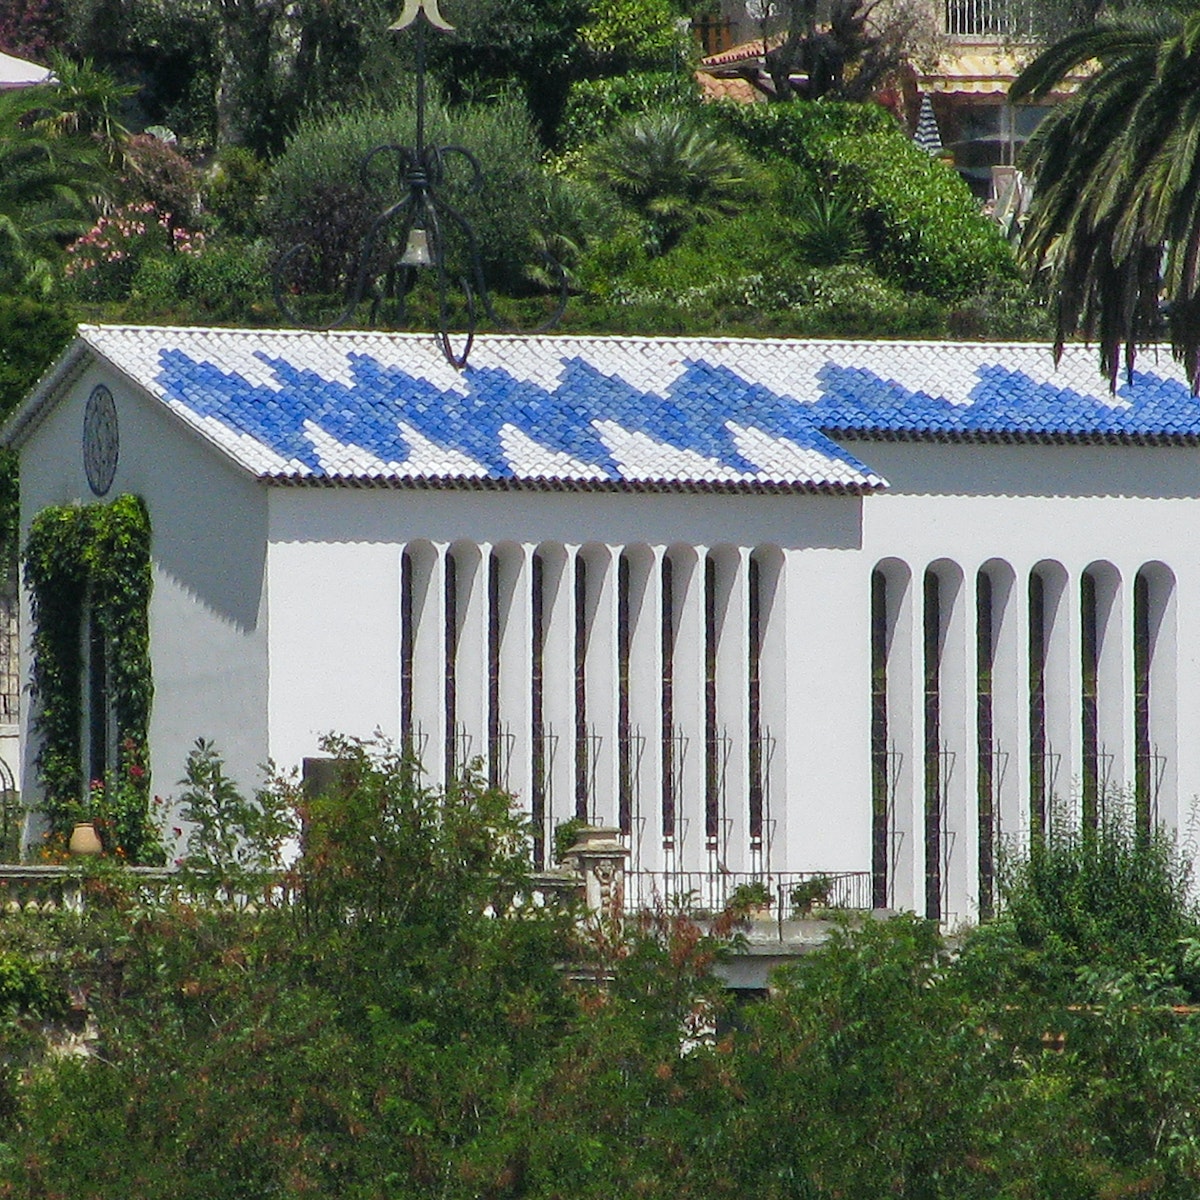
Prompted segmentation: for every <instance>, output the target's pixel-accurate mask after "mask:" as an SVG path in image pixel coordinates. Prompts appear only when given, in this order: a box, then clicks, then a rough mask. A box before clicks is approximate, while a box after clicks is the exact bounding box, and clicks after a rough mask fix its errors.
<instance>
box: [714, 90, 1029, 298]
mask: <svg viewBox="0 0 1200 1200" xmlns="http://www.w3.org/2000/svg"><path fill="white" fill-rule="evenodd" d="M715 119H716V120H717V121H718V122H719V123H720V124H721V125H722V127H724V128H727V129H729V130H730V131H732V132H734V133H736V134H737V135H738V136H739V137H740V138H741V139H742V140H743V141H744V142H745V144H746V145H747V146H749V147H750V148H751V149H752V150H754V151H757V152H758V153H759V154H761V155H764V156H767V157H773V158H783V159H787V160H789V161H791V162H793V163H797V164H799V165H801V166H802V167H804V168H805V169H806V170H808V171H810V172H811V173H812V175H813V177H814V179H815V180H817V181H820V182H827V184H828V185H829V186H830V187H831V188H832V189H833V192H834V194H836V195H837V196H840V197H842V198H843V199H844V200H845V201H846V202H848V203H849V204H851V205H853V207H854V208H855V209H856V210H857V212H858V213H859V217H860V219H861V221H862V224H863V228H864V230H865V233H866V236H867V241H868V247H869V252H870V257H871V260H872V262H873V263H874V264H875V266H876V268H877V269H878V270H879V272H880V273H881V274H882V275H884V276H885V277H886V278H888V279H890V280H891V281H893V282H894V283H896V284H898V285H900V286H902V287H905V288H907V289H910V290H917V291H922V292H926V293H928V294H929V295H932V296H936V297H938V298H940V299H943V300H954V299H958V298H960V297H963V296H967V295H969V294H971V293H972V292H977V291H980V290H981V289H983V288H984V287H986V286H987V285H988V284H989V282H991V281H992V280H995V279H1011V278H1015V277H1016V273H1017V269H1016V263H1015V259H1014V258H1013V254H1012V250H1011V248H1010V247H1009V246H1008V244H1007V243H1006V242H1005V240H1004V238H1003V237H1002V236H1001V234H1000V232H999V230H998V229H997V228H996V227H995V225H993V223H992V222H990V221H989V220H988V219H987V218H986V217H984V216H983V215H982V213H981V212H980V211H979V206H978V204H977V203H976V201H975V199H974V198H973V197H972V196H971V193H970V191H969V190H968V189H967V186H966V184H965V183H963V181H962V180H961V179H960V178H959V177H958V175H957V174H955V173H954V172H953V171H952V170H949V169H948V168H947V167H946V166H945V165H944V164H943V163H940V162H937V161H935V160H934V159H931V158H930V157H929V155H928V154H926V153H925V152H924V151H922V150H920V149H919V148H918V147H917V146H915V145H914V144H913V143H912V142H911V141H910V140H909V139H908V138H907V137H906V136H905V135H904V133H903V131H902V130H901V129H900V128H899V126H898V125H897V124H896V123H895V121H894V120H893V119H892V117H891V116H889V115H888V114H887V113H886V112H885V111H884V110H883V109H881V108H879V107H878V106H874V105H854V104H834V103H822V104H778V105H771V104H749V105H720V106H718V111H717V114H716V118H715Z"/></svg>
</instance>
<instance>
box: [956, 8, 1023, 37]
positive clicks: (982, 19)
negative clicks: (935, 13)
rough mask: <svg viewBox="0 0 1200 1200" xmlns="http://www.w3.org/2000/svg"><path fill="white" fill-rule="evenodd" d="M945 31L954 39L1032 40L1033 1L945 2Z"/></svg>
mask: <svg viewBox="0 0 1200 1200" xmlns="http://www.w3.org/2000/svg"><path fill="white" fill-rule="evenodd" d="M946 32H947V33H948V34H949V35H950V36H951V37H979V38H986V37H994V38H1030V37H1033V36H1034V34H1035V32H1036V22H1035V20H1034V5H1033V0H946Z"/></svg>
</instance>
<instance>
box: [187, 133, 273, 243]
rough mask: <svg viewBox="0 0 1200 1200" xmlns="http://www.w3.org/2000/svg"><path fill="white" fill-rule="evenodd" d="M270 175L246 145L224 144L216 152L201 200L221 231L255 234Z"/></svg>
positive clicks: (247, 236)
mask: <svg viewBox="0 0 1200 1200" xmlns="http://www.w3.org/2000/svg"><path fill="white" fill-rule="evenodd" d="M269 174H270V172H269V169H268V167H267V164H266V163H264V162H263V161H262V159H260V158H258V157H257V155H255V154H254V152H253V151H251V150H248V149H247V148H246V147H245V146H226V147H225V148H224V149H223V150H222V151H221V152H220V154H218V155H217V157H216V160H215V161H214V162H213V165H212V167H211V169H210V171H209V174H208V179H207V182H206V185H205V187H204V189H203V199H204V205H205V208H206V209H207V210H208V211H209V212H210V213H211V214H212V215H213V216H214V217H215V218H216V220H217V223H218V226H219V228H220V230H221V231H222V232H224V233H230V234H233V235H234V236H235V237H239V238H253V237H257V236H258V234H259V233H260V232H261V228H260V225H261V210H262V202H263V196H264V195H265V193H266V189H267V179H268V177H269Z"/></svg>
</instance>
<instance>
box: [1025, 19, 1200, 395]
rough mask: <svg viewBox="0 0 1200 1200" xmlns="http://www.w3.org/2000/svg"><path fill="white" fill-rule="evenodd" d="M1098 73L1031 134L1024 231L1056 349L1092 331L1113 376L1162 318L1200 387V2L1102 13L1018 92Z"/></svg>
mask: <svg viewBox="0 0 1200 1200" xmlns="http://www.w3.org/2000/svg"><path fill="white" fill-rule="evenodd" d="M1093 62H1094V63H1095V64H1097V65H1096V67H1095V69H1094V70H1092V71H1091V74H1090V75H1089V77H1088V78H1087V80H1086V82H1084V83H1083V84H1082V85H1081V86H1080V87H1079V89H1078V91H1076V92H1075V94H1074V95H1073V96H1071V97H1070V99H1068V100H1067V101H1066V102H1065V103H1063V104H1061V105H1059V106H1058V107H1057V108H1055V109H1054V111H1053V112H1052V113H1051V114H1050V116H1049V117H1048V118H1047V119H1046V120H1045V121H1044V122H1043V123H1042V125H1041V126H1040V127H1039V129H1038V130H1037V132H1036V134H1035V135H1034V137H1033V138H1032V139H1031V140H1030V142H1029V144H1028V146H1027V148H1026V159H1025V162H1026V169H1027V171H1028V172H1029V174H1030V176H1031V178H1032V181H1033V185H1034V202H1033V206H1032V209H1031V211H1030V215H1029V222H1028V224H1027V226H1026V229H1025V234H1024V238H1023V241H1022V253H1023V255H1024V257H1025V260H1026V262H1027V263H1028V264H1029V265H1030V266H1031V267H1032V268H1033V269H1035V270H1045V272H1046V276H1047V282H1048V285H1049V288H1050V292H1051V295H1052V297H1053V305H1054V310H1055V319H1056V323H1057V333H1056V341H1057V347H1056V348H1057V350H1059V351H1060V350H1061V348H1062V344H1063V342H1064V340H1065V339H1066V338H1067V337H1070V336H1072V335H1073V334H1076V333H1082V334H1083V335H1084V336H1085V337H1087V338H1089V339H1093V338H1094V339H1095V340H1096V341H1097V342H1098V343H1099V347H1100V365H1101V369H1102V370H1103V371H1104V372H1105V374H1107V376H1108V378H1109V380H1110V382H1111V383H1112V385H1113V386H1114V387H1115V386H1116V378H1117V373H1118V371H1119V369H1120V364H1121V360H1122V357H1123V358H1124V362H1125V365H1126V367H1127V369H1129V370H1132V368H1133V363H1134V358H1135V355H1136V351H1137V347H1138V346H1139V345H1143V344H1145V343H1147V342H1149V341H1152V340H1155V339H1157V338H1158V337H1160V336H1161V334H1162V332H1163V331H1164V329H1165V331H1166V332H1167V334H1168V335H1169V337H1170V340H1171V345H1172V348H1173V349H1174V352H1175V355H1176V357H1177V358H1178V359H1179V360H1180V361H1181V362H1182V363H1183V365H1184V368H1185V369H1186V371H1187V374H1188V378H1189V380H1190V381H1191V383H1192V387H1193V390H1196V389H1200V12H1192V13H1191V14H1188V15H1177V14H1176V15H1173V14H1171V13H1160V14H1159V15H1157V16H1155V17H1152V18H1144V19H1135V20H1129V21H1127V22H1123V23H1119V24H1117V23H1105V24H1101V25H1098V26H1096V27H1095V28H1092V29H1088V30H1084V31H1082V32H1079V33H1076V34H1072V35H1071V36H1069V37H1066V38H1064V39H1063V40H1062V41H1060V42H1058V43H1056V44H1055V45H1053V46H1051V47H1050V48H1049V49H1048V50H1047V51H1045V53H1043V54H1042V55H1040V56H1039V57H1038V58H1037V59H1036V60H1035V61H1034V62H1033V63H1032V64H1031V65H1030V66H1029V68H1028V69H1027V70H1026V71H1025V72H1024V73H1023V74H1022V75H1021V77H1020V78H1019V79H1018V80H1017V82H1016V84H1015V85H1014V86H1013V89H1012V91H1011V93H1010V98H1011V99H1012V100H1014V101H1020V100H1025V99H1033V100H1038V99H1041V98H1043V97H1045V96H1046V95H1047V94H1048V93H1049V92H1051V91H1053V90H1055V89H1056V88H1058V87H1060V86H1062V83H1063V81H1064V80H1065V79H1066V78H1067V77H1068V76H1069V75H1071V74H1073V73H1077V72H1081V71H1083V72H1086V71H1087V70H1088V69H1089V68H1088V64H1090V63H1093Z"/></svg>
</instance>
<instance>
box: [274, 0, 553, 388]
mask: <svg viewBox="0 0 1200 1200" xmlns="http://www.w3.org/2000/svg"><path fill="white" fill-rule="evenodd" d="M437 5H438V0H406V3H405V8H404V11H403V12H402V13H401V16H400V18H399V19H398V20H397V21H396V22H395V23H394V24H393V25H392V26H391V29H393V30H398V29H405V28H408V27H409V26H410V25H413V24H415V25H416V39H417V61H416V81H417V106H416V108H417V111H416V118H417V119H416V139H415V145H413V146H404V145H399V144H395V143H385V144H384V145H380V146H376V147H375V148H374V149H372V150H370V151H368V152H367V154H366V155H364V156H363V159H362V161H361V164H360V167H359V175H360V181H361V183H362V185H363V187H364V190H366V191H368V192H369V191H370V190H371V180H372V176H373V174H374V173H375V172H376V171H377V170H378V168H379V165H380V164H381V163H383V162H384V161H386V160H387V159H389V158H390V159H392V160H394V167H395V172H396V175H395V180H396V187H397V188H398V190H399V192H400V199H399V200H397V201H396V202H395V203H393V204H391V205H389V206H388V207H387V208H385V209H384V210H383V211H382V212H380V213H379V214H378V215H377V216H376V217H375V218H374V219H373V220H372V221H371V223H370V225H369V226H368V228H367V232H366V234H365V236H364V237H363V239H362V243H361V246H360V248H359V251H358V254H357V257H356V259H355V264H354V266H353V268H352V270H350V271H349V272H348V273H347V275H346V279H345V285H344V289H343V297H342V307H341V310H340V311H339V312H338V313H337V315H336V316H335V317H334V318H333V319H332V320H329V321H311V320H308V319H306V318H305V317H303V316H302V315H301V314H300V313H298V312H297V311H296V309H295V306H294V305H293V303H292V297H294V296H297V295H299V293H300V286H299V280H300V278H301V277H302V274H303V269H304V265H305V263H306V262H309V261H312V259H313V257H314V252H313V248H312V247H311V246H309V245H307V244H304V243H301V244H298V245H295V246H292V247H291V248H290V249H288V250H287V251H286V252H285V253H284V254H283V255H282V256H281V257H280V259H279V261H278V262H277V264H276V266H275V271H274V276H273V281H272V282H273V288H274V294H275V303H276V305H277V307H278V308H279V310H280V312H281V313H282V314H283V316H284V318H285V320H287V321H289V322H291V323H292V324H293V325H296V326H298V327H301V328H307V329H338V328H343V327H345V326H346V325H348V324H350V322H351V321H353V320H354V318H355V315H356V314H357V313H358V311H359V309H360V307H361V306H362V304H363V302H364V301H369V302H370V312H369V321H370V323H371V324H372V325H376V324H384V325H388V326H390V327H392V328H403V327H404V325H405V323H406V308H407V299H408V296H409V293H410V292H411V291H412V290H413V288H414V287H415V286H416V283H417V280H418V277H419V272H420V271H421V270H423V269H428V270H431V271H432V273H433V280H434V286H435V290H436V295H437V329H436V337H437V342H438V345H439V347H440V348H441V351H442V354H443V355H444V356H445V358H446V361H447V362H449V363H450V364H451V365H452V366H454V367H456V368H458V369H462V368H463V367H464V366H466V363H467V358H468V356H469V355H470V353H471V347H472V345H473V344H474V340H475V330H476V325H477V321H478V317H479V313H480V310H482V311H483V312H484V313H486V315H487V317H488V319H489V320H490V321H491V322H492V323H493V324H495V325H496V326H497V327H498V328H500V329H502V330H504V331H505V332H509V333H519V332H525V333H533V334H536V333H543V332H545V331H546V330H548V329H551V328H553V327H554V326H555V325H557V324H558V322H559V320H560V319H561V317H562V314H563V312H564V310H565V308H566V304H567V277H566V272H565V271H564V270H563V268H562V266H561V264H559V263H558V262H557V261H555V259H554V258H553V257H551V256H550V255H549V254H548V253H545V252H544V251H543V252H542V258H543V259H544V260H545V262H546V265H547V267H548V268H549V270H550V273H551V275H552V277H553V278H555V279H556V281H557V284H558V289H557V290H558V297H557V302H556V304H555V306H554V308H553V310H552V311H551V312H550V313H549V315H548V317H547V318H546V320H544V321H543V322H541V324H539V325H537V326H535V327H534V328H532V329H526V330H520V329H518V328H517V327H515V326H513V325H511V324H509V323H507V322H505V321H504V320H503V319H501V318H500V316H499V315H498V314H497V312H496V310H495V307H494V306H493V303H492V297H491V293H490V292H489V290H488V286H487V281H486V279H485V277H484V270H483V261H482V258H481V256H480V253H479V243H478V240H477V238H476V235H475V230H474V229H473V228H472V226H471V223H470V221H468V220H467V218H466V217H465V216H464V215H463V214H462V213H461V212H459V211H458V209H456V208H455V207H454V206H453V205H451V204H450V203H449V202H448V201H447V200H446V199H445V198H444V197H443V196H442V195H441V194H440V193H441V189H442V188H443V187H444V185H445V181H446V168H447V161H448V160H451V161H452V160H454V159H458V160H461V161H462V162H464V163H465V164H466V165H467V167H468V168H469V170H470V172H471V180H470V184H471V187H472V188H473V189H475V190H478V189H481V188H482V187H483V186H484V173H483V169H482V167H481V166H480V163H479V160H478V159H477V158H476V157H475V155H474V154H472V153H471V151H470V150H468V149H467V148H466V147H464V146H457V145H446V146H438V145H427V144H426V141H425V32H426V26H427V25H429V26H432V27H434V28H437V29H441V30H450V29H452V28H453V27H452V26H451V25H449V23H448V22H446V20H445V19H444V18H443V17H442V16H441V14H440V13H439V12H438V8H437ZM422 17H423V18H424V20H421V19H420V18H422ZM451 241H455V242H456V243H457V244H458V246H459V247H460V249H461V252H462V254H463V257H464V259H465V264H464V270H463V273H462V274H460V275H459V276H458V278H457V280H455V281H454V282H453V283H452V282H451V271H450V269H449V267H448V265H447V248H448V244H449V243H450V242H451ZM401 247H402V249H401ZM456 291H457V292H458V293H461V296H462V299H463V302H464V303H463V311H464V313H465V317H464V326H465V327H464V328H462V329H461V330H460V331H459V332H458V333H455V332H454V331H453V330H452V329H451V316H452V312H451V309H452V303H451V298H452V293H455V292H456ZM455 337H459V338H462V339H463V341H462V349H461V351H458V350H456V349H455V346H454V339H455Z"/></svg>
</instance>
